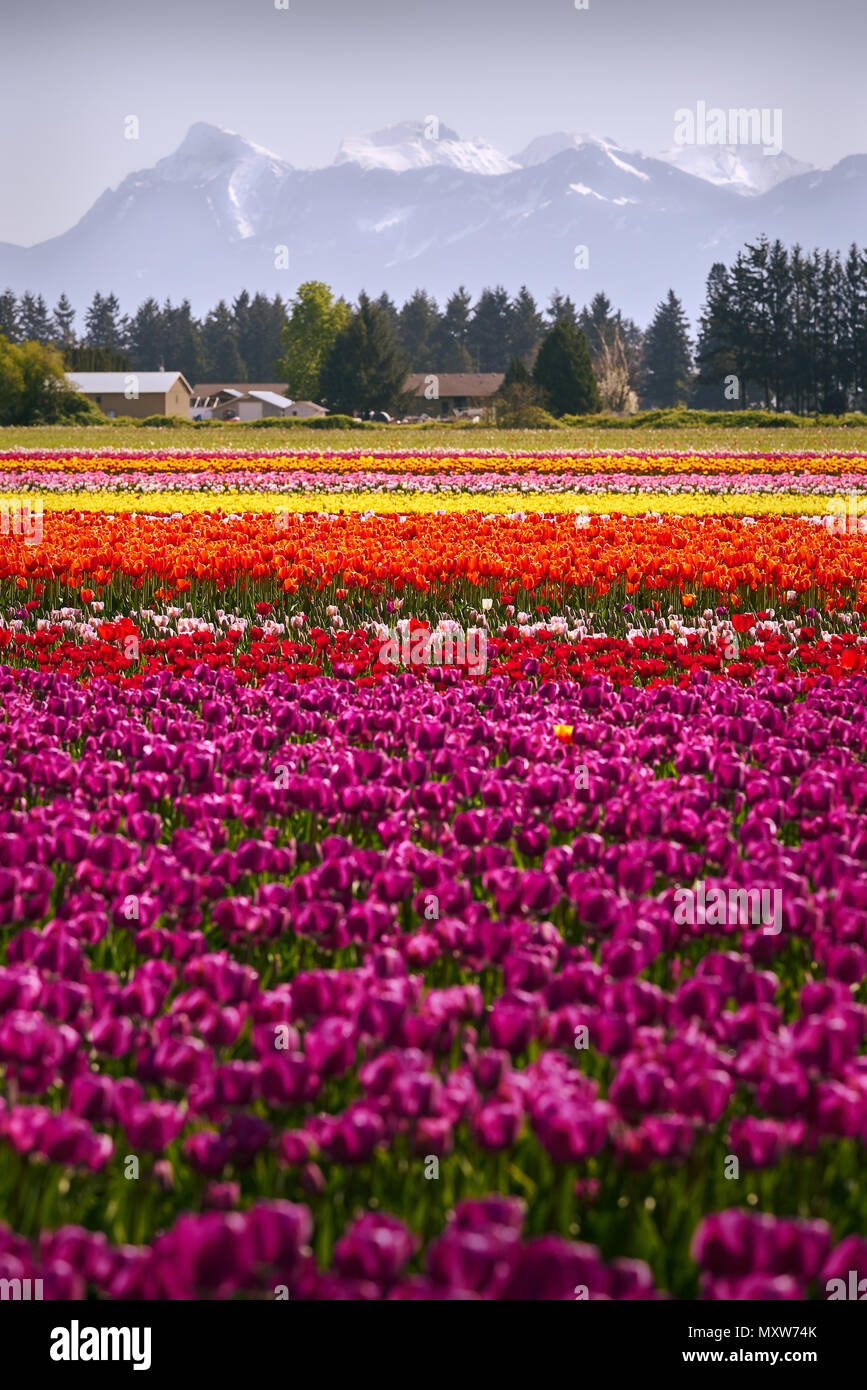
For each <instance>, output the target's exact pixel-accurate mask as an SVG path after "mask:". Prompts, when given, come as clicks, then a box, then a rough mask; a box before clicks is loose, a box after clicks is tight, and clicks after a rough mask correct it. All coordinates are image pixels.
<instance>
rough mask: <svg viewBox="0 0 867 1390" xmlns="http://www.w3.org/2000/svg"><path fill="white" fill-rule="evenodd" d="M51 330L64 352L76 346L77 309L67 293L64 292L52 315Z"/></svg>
mask: <svg viewBox="0 0 867 1390" xmlns="http://www.w3.org/2000/svg"><path fill="white" fill-rule="evenodd" d="M51 331H52V335H53V338H54V341H55V343H56V344H57V346H58V347H59V348H61V349H62V350H63V351H64V352H65V351H66V349H67V348H71V347H75V310H74V309H73V307H72V305H71V304H70V302H69V299H68V298H67V296H66V295H65V294H62V295H61V296H60V298H59V299H58V301H57V304H56V305H55V307H54V313H53V314H52V316H51Z"/></svg>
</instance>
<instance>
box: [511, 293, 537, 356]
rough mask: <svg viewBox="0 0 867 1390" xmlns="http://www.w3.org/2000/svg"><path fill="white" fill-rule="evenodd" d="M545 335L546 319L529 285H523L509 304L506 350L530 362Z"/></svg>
mask: <svg viewBox="0 0 867 1390" xmlns="http://www.w3.org/2000/svg"><path fill="white" fill-rule="evenodd" d="M544 336H545V320H544V318H543V317H542V315H541V314H540V313H539V310H538V308H537V307H536V301H535V299H534V298H533V296H532V295H531V293H530V291H529V290H528V289H527V286H526V285H522V286H521V288H520V289H519V291H518V293H517V294H516V295H515V298H514V299H513V300H512V302H511V304H510V305H509V323H508V335H507V342H506V345H505V346H506V350H507V351H508V352H509V353H510V354H511V356H512V357H520V358H523V360H524V361H525V363H526V362H529V361H531V360H532V358H533V356H534V354H535V353H536V350H537V349H538V347H539V344H540V343H541V341H542V339H543V337H544Z"/></svg>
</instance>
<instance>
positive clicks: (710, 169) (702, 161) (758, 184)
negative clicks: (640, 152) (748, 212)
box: [657, 145, 813, 195]
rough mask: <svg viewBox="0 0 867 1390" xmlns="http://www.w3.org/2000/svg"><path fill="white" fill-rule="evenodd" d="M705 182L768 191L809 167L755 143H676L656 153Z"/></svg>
mask: <svg viewBox="0 0 867 1390" xmlns="http://www.w3.org/2000/svg"><path fill="white" fill-rule="evenodd" d="M657 158H658V159H661V160H664V161H665V162H666V163H667V164H673V165H674V166H675V168H677V169H683V171H684V172H685V173H687V174H693V175H694V176H695V177H696V178H698V179H705V180H706V182H707V183H715V184H727V185H728V186H729V187H730V188H733V189H734V190H735V191H736V192H738V193H744V194H748V195H749V194H753V193H767V192H768V190H769V189H771V188H775V187H776V185H777V184H778V183H782V182H783V180H784V179H789V178H792V177H793V176H794V175H795V174H806V173H809V171H810V170H811V169H812V167H813V166H812V165H811V164H805V163H804V162H803V161H802V160H800V159H793V158H792V156H791V155H788V154H786V153H785V151H782V152H781V153H780V154H767V155H766V154H764V153H763V151H762V149H761V147H760V146H757V145H675V146H674V147H673V148H672V149H670V150H666V151H665V152H664V153H663V154H660V155H658V156H657Z"/></svg>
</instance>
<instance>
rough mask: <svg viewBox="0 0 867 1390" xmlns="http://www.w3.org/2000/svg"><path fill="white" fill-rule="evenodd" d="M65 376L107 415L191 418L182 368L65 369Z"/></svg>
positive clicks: (189, 394) (139, 417) (187, 389)
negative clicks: (136, 369) (114, 370)
mask: <svg viewBox="0 0 867 1390" xmlns="http://www.w3.org/2000/svg"><path fill="white" fill-rule="evenodd" d="M66 380H67V381H68V382H69V384H70V386H71V387H72V388H73V390H75V391H80V392H81V394H82V395H83V396H87V398H88V400H91V401H93V403H94V405H96V406H98V407H99V409H100V410H101V411H102V413H103V414H104V415H107V416H108V417H109V419H114V418H115V417H117V416H119V415H128V416H130V417H131V418H132V419H135V420H144V419H146V418H147V416H148V415H180V416H181V417H182V418H183V419H185V420H188V419H189V418H190V398H191V396H192V388H191V386H190V383H189V382H188V381H187V379H186V377H185V376H184V374H183V372H132V371H130V372H67V373H66Z"/></svg>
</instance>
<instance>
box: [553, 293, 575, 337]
mask: <svg viewBox="0 0 867 1390" xmlns="http://www.w3.org/2000/svg"><path fill="white" fill-rule="evenodd" d="M547 318H548V323H549V325H550V327H551V328H553V327H554V325H555V324H557V323H560V321H561V320H562V319H565V320H566V322H567V323H571V325H572V327H573V328H577V327H578V313H577V310H576V308H575V305H574V304H573V303H572V300H571V299H570V298H569V296H568V294H561V293H560V291H559V290H555V291H554V293H553V294H552V295H551V298H550V300H549V301H548V314H547Z"/></svg>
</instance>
